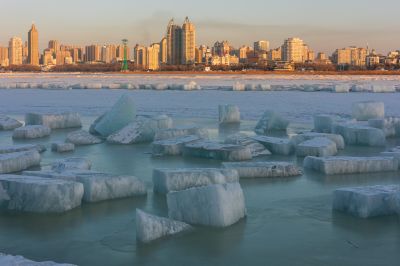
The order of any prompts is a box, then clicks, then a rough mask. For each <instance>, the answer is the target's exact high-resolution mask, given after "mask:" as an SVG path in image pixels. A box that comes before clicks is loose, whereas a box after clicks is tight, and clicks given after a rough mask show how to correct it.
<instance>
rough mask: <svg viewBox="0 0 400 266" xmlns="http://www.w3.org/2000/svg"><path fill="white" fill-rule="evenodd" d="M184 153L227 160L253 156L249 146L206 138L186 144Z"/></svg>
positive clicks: (245, 158) (244, 158)
mask: <svg viewBox="0 0 400 266" xmlns="http://www.w3.org/2000/svg"><path fill="white" fill-rule="evenodd" d="M183 155H184V156H193V157H201V158H207V159H215V160H225V161H246V160H251V159H252V158H253V156H252V155H251V150H250V149H249V148H248V147H244V146H240V145H232V144H221V143H217V142H212V141H204V140H199V141H196V142H191V143H188V144H186V145H185V146H184V148H183Z"/></svg>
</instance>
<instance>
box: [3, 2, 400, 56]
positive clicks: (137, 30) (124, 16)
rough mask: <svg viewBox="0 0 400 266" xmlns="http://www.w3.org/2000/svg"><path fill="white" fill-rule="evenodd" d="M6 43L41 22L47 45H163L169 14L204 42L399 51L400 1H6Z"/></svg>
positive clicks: (198, 39)
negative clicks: (289, 41) (291, 40)
mask: <svg viewBox="0 0 400 266" xmlns="http://www.w3.org/2000/svg"><path fill="white" fill-rule="evenodd" d="M0 1H1V2H2V3H1V5H0V6H1V10H0V25H1V26H0V45H6V44H7V42H8V40H9V38H10V37H12V36H20V37H22V38H23V39H24V40H26V39H27V31H28V29H29V27H30V24H31V23H32V22H33V21H34V22H35V24H36V26H37V28H38V30H39V34H40V45H41V47H42V48H43V47H45V46H46V45H47V42H48V40H50V39H57V40H60V41H61V42H62V43H65V44H79V45H83V44H91V43H98V44H105V43H119V42H120V40H121V39H123V38H127V39H128V40H129V41H130V44H131V45H134V44H136V43H140V44H145V45H148V44H150V43H152V42H158V41H159V40H160V39H161V38H162V36H163V35H164V33H165V31H166V26H167V23H168V21H169V19H170V18H172V17H174V18H175V20H176V22H177V23H179V24H181V23H182V22H183V20H184V18H185V16H189V18H190V19H191V20H192V21H193V22H194V23H195V25H196V28H197V43H198V44H203V43H204V44H207V45H212V44H213V43H214V42H215V41H216V40H225V39H226V40H229V41H230V42H231V43H232V44H233V45H235V46H239V45H242V44H246V45H252V43H253V41H255V40H261V39H267V40H269V41H270V43H271V47H277V46H279V45H281V43H282V42H283V40H284V39H285V38H287V37H294V36H298V37H301V38H302V39H304V40H305V41H306V42H307V43H308V44H309V45H310V46H311V48H313V49H314V50H315V51H325V52H329V53H331V52H332V51H333V50H334V49H335V48H338V47H344V46H349V45H358V46H366V44H367V43H368V44H369V46H370V47H372V48H376V49H377V50H378V51H379V52H387V51H388V50H393V49H400V21H399V10H400V0H380V1H376V0H329V1H328V0H273V1H270V0H240V1H237V0H231V1H226V0H224V1H222V0H196V1H189V0H186V1H184V0H148V1H146V0H140V1H137V0H0Z"/></svg>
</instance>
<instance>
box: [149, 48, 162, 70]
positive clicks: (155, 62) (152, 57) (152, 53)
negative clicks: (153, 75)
mask: <svg viewBox="0 0 400 266" xmlns="http://www.w3.org/2000/svg"><path fill="white" fill-rule="evenodd" d="M146 52H147V56H146V59H147V61H146V69H148V70H158V69H159V68H160V44H159V43H153V44H152V45H150V47H148V48H147V51H146Z"/></svg>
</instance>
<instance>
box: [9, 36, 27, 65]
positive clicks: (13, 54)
mask: <svg viewBox="0 0 400 266" xmlns="http://www.w3.org/2000/svg"><path fill="white" fill-rule="evenodd" d="M22 50H23V47H22V39H21V38H19V37H12V38H11V39H10V41H9V45H8V56H9V64H10V65H21V64H22Z"/></svg>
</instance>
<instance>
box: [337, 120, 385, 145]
mask: <svg viewBox="0 0 400 266" xmlns="http://www.w3.org/2000/svg"><path fill="white" fill-rule="evenodd" d="M332 133H334V134H339V135H341V136H342V137H343V138H344V141H345V142H346V144H347V145H361V146H371V147H380V146H385V145H386V134H385V132H384V131H383V130H381V129H378V128H374V127H369V126H364V125H360V124H354V123H339V124H334V125H333V126H332Z"/></svg>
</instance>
